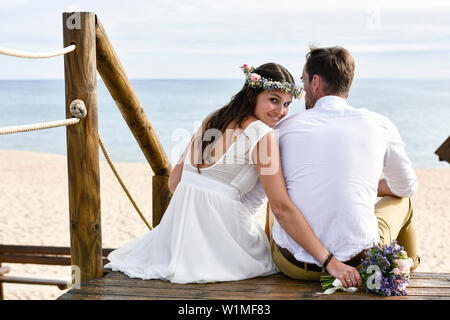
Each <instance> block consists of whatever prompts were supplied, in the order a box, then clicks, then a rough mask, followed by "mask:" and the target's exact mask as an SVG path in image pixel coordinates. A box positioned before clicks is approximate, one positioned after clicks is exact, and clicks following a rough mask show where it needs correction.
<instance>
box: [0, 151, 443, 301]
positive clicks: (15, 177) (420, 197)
mask: <svg viewBox="0 0 450 320" xmlns="http://www.w3.org/2000/svg"><path fill="white" fill-rule="evenodd" d="M100 166H101V211H102V234H103V247H104V248H117V247H119V246H121V245H123V244H125V243H126V242H129V241H131V240H133V239H135V238H137V237H139V236H141V235H143V234H145V233H146V232H148V229H147V227H146V226H145V224H144V223H143V222H142V221H141V220H140V218H139V216H138V214H137V213H136V212H135V210H134V208H133V206H132V205H131V203H130V202H129V200H128V198H127V197H126V195H125V193H124V192H123V190H122V189H121V187H120V185H119V184H118V183H117V181H116V180H115V177H114V176H113V174H112V172H111V170H110V169H109V167H108V165H107V163H106V162H105V161H101V164H100ZM116 166H117V169H118V171H119V173H120V174H121V175H122V177H123V179H124V182H125V184H126V185H127V187H128V188H129V190H130V192H131V194H132V195H133V196H134V197H135V200H136V202H137V204H138V205H139V206H140V208H141V210H142V211H143V212H144V214H145V216H146V217H147V219H148V220H149V221H151V215H152V212H151V195H152V179H151V177H152V171H151V168H150V166H149V165H148V164H145V163H117V164H116ZM416 173H417V175H418V179H419V189H418V191H417V193H416V195H414V197H413V204H414V209H415V218H416V223H417V227H418V236H419V247H420V254H421V258H422V264H421V265H420V267H419V268H418V271H423V272H450V265H449V264H448V263H447V259H448V258H449V257H450V248H449V247H448V246H447V244H448V243H449V240H450V219H449V217H448V215H449V213H450V210H449V209H450V168H441V169H416ZM0 177H1V181H2V184H1V188H0V206H1V209H0V221H1V224H0V244H16V245H19V244H21V245H45V246H69V244H70V237H69V213H68V207H69V206H68V194H67V163H66V157H65V156H62V155H54V154H46V153H36V152H25V151H13V150H0ZM256 219H257V220H258V222H259V223H260V224H261V226H263V227H264V222H265V220H264V219H265V215H264V212H263V211H261V212H259V213H258V214H257V215H256ZM4 266H10V267H11V269H12V270H11V272H10V273H9V274H8V275H10V276H19V277H31V278H32V277H38V278H48V279H59V280H69V279H70V267H58V266H37V265H20V264H4ZM4 291H5V299H55V298H57V297H58V296H59V295H61V294H62V293H64V291H61V290H59V289H57V288H56V287H49V286H32V285H19V284H4Z"/></svg>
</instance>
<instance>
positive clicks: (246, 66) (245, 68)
mask: <svg viewBox="0 0 450 320" xmlns="http://www.w3.org/2000/svg"><path fill="white" fill-rule="evenodd" d="M242 68H243V69H244V70H245V71H248V70H250V66H249V65H248V64H245V63H244V65H243V66H242Z"/></svg>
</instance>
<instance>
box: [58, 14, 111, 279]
mask: <svg viewBox="0 0 450 320" xmlns="http://www.w3.org/2000/svg"><path fill="white" fill-rule="evenodd" d="M63 37H64V47H67V46H69V45H71V44H75V45H76V49H75V51H73V52H71V53H68V54H66V55H65V56H64V79H65V90H66V118H71V117H72V114H71V113H70V110H69V105H70V103H71V102H72V101H73V100H75V99H81V100H83V101H84V103H85V105H86V109H87V116H86V117H85V118H83V119H81V121H80V123H79V124H77V125H73V126H67V127H66V128H67V130H66V133H67V168H68V177H69V179H68V180H69V211H70V251H71V263H72V265H76V266H78V267H79V268H80V277H81V281H86V280H89V279H92V278H100V277H102V275H103V265H102V239H101V220H100V174H99V172H100V169H99V154H98V124H97V68H96V54H95V14H94V13H90V12H70V13H69V12H65V13H63Z"/></svg>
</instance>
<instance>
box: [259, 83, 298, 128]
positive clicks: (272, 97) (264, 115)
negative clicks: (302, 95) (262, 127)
mask: <svg viewBox="0 0 450 320" xmlns="http://www.w3.org/2000/svg"><path fill="white" fill-rule="evenodd" d="M291 102H292V95H291V94H290V93H287V92H284V91H281V90H273V91H267V90H265V91H263V92H261V93H260V94H259V95H258V96H257V98H256V107H255V116H256V118H258V119H259V120H261V121H262V122H264V123H265V124H267V125H268V126H269V127H273V126H274V125H275V124H276V123H277V122H278V121H280V120H281V119H283V118H284V117H285V116H286V115H287V113H288V111H289V105H290V104H291Z"/></svg>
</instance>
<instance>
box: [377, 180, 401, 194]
mask: <svg viewBox="0 0 450 320" xmlns="http://www.w3.org/2000/svg"><path fill="white" fill-rule="evenodd" d="M377 196H378V197H384V196H392V197H397V198H398V196H397V195H395V194H393V193H392V191H391V189H390V188H389V186H388V184H387V182H386V179H384V178H383V179H380V180H379V181H378V194H377Z"/></svg>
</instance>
